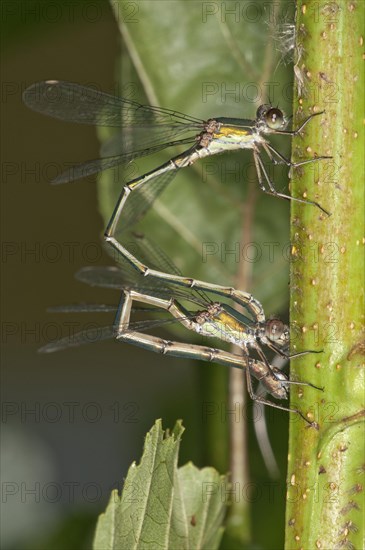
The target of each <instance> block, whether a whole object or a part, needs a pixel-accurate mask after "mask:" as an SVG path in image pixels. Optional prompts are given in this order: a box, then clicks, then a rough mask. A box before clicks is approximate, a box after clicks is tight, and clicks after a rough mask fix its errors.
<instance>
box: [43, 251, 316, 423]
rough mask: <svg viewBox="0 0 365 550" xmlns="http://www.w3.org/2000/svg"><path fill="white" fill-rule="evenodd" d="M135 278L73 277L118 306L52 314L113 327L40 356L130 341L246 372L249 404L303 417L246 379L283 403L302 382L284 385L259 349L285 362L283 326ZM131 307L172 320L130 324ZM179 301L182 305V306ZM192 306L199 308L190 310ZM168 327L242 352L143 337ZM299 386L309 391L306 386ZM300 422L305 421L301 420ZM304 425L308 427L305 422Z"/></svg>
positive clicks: (99, 273)
mask: <svg viewBox="0 0 365 550" xmlns="http://www.w3.org/2000/svg"><path fill="white" fill-rule="evenodd" d="M150 258H151V257H150ZM151 261H152V260H151ZM128 267H129V266H128ZM170 270H171V268H170ZM136 275H137V274H136V273H135V271H133V269H132V268H131V267H130V268H129V269H128V268H127V269H124V270H123V271H122V270H121V269H120V268H118V267H88V268H84V269H81V270H80V271H79V272H78V273H77V274H76V277H77V279H79V280H80V281H82V282H85V283H88V284H89V285H92V286H101V287H106V288H115V289H119V290H121V291H122V296H121V299H120V302H119V305H118V307H117V308H113V307H112V306H105V305H99V304H98V305H91V306H89V305H81V306H62V307H61V308H53V309H56V310H57V311H66V312H74V311H81V312H84V311H92V312H103V311H105V312H107V311H113V310H116V318H115V322H114V325H113V326H106V327H101V328H99V329H95V328H93V329H91V330H84V331H81V332H79V333H76V334H74V335H72V336H69V337H66V338H63V339H61V340H58V341H55V342H51V343H49V344H47V345H46V346H44V347H43V348H41V351H43V352H53V351H58V350H61V349H64V348H69V347H74V346H78V345H81V344H85V343H90V342H92V341H98V340H104V339H110V338H116V339H117V340H118V341H123V342H129V343H132V344H134V345H137V346H140V347H143V348H145V349H148V350H151V351H155V352H158V353H161V354H163V355H172V356H177V357H187V358H196V359H201V360H202V361H210V362H217V363H219V364H222V365H225V366H230V367H236V368H241V369H243V370H245V373H246V378H247V386H248V391H249V394H250V396H251V398H252V399H253V400H255V401H259V402H261V403H264V404H270V405H271V406H274V407H276V408H279V409H284V410H289V411H295V412H297V413H298V414H300V415H301V416H303V415H302V413H300V411H297V410H296V409H289V408H287V407H284V406H282V405H278V404H276V403H272V402H271V401H268V400H266V399H264V398H263V397H261V396H257V395H256V394H255V392H254V390H253V386H252V380H251V376H253V377H254V378H256V379H257V380H260V381H261V382H262V384H263V386H264V388H265V390H266V391H267V392H268V393H270V394H271V395H272V396H273V397H275V398H277V399H286V398H287V396H288V386H289V385H290V384H302V382H296V381H291V380H288V378H287V377H286V376H285V375H284V374H283V373H282V372H281V371H280V370H278V369H275V368H274V367H272V365H270V363H269V362H268V360H267V358H266V356H265V353H264V352H263V349H262V345H266V346H268V347H269V348H270V349H272V350H274V351H275V352H277V353H279V354H281V355H282V356H284V357H289V354H288V341H289V331H288V327H287V326H286V325H284V324H283V323H282V322H281V321H279V320H277V319H269V320H267V321H265V323H260V322H257V321H255V320H253V319H252V318H249V317H247V316H246V315H244V314H243V313H241V312H238V311H236V310H234V309H233V308H232V307H230V306H229V305H228V304H226V303H224V302H217V301H214V302H213V301H211V300H210V299H209V297H208V295H207V294H205V293H204V292H202V291H198V290H196V289H191V290H188V289H182V288H181V287H179V286H176V285H174V284H173V283H171V282H169V284H168V285H165V284H163V282H162V281H159V280H156V279H148V280H145V281H143V283H141V281H138V283H137V282H136ZM135 302H139V303H142V304H144V305H148V306H153V308H154V310H155V311H156V309H157V310H160V311H161V310H164V311H166V312H168V313H169V314H170V315H171V316H172V318H173V319H171V318H169V319H164V320H149V321H140V322H135V323H131V321H130V316H131V311H132V305H133V303H135ZM183 302H184V303H186V304H187V306H185V305H183ZM196 307H199V308H201V309H193V308H196ZM172 322H177V323H180V324H181V325H183V326H184V327H185V328H187V329H189V330H191V331H194V332H196V333H197V334H200V335H202V336H205V337H208V338H211V337H214V338H216V339H218V340H221V341H225V342H229V343H233V344H235V345H237V346H239V347H240V348H241V349H242V352H243V355H238V354H235V353H231V352H227V351H225V350H222V349H218V348H213V347H207V346H201V345H194V344H190V343H182V342H176V341H171V340H166V339H163V338H160V337H158V336H154V335H151V334H144V332H143V331H145V330H148V329H151V328H156V327H158V326H161V325H166V324H167V323H172ZM252 350H254V351H255V352H256V353H257V355H258V356H259V358H260V359H259V360H257V359H253V358H252V357H251V356H250V352H251V351H252ZM306 353H310V352H309V351H306V352H301V353H297V354H295V356H298V355H303V354H306ZM304 385H309V386H312V384H309V383H307V382H305V383H304ZM303 418H305V417H304V416H303ZM305 420H306V421H307V422H308V420H307V419H305Z"/></svg>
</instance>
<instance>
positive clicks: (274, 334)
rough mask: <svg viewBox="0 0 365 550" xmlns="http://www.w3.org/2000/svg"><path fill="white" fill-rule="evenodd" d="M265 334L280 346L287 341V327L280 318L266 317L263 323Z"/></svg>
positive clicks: (288, 335) (284, 344)
mask: <svg viewBox="0 0 365 550" xmlns="http://www.w3.org/2000/svg"><path fill="white" fill-rule="evenodd" d="M265 336H266V337H267V338H269V340H271V341H272V342H275V343H276V344H278V345H279V346H280V347H285V346H286V345H287V344H288V343H289V337H290V334H289V327H288V326H287V325H285V324H284V323H283V322H282V321H280V319H268V320H267V322H266V325H265Z"/></svg>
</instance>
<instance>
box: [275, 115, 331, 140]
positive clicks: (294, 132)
mask: <svg viewBox="0 0 365 550" xmlns="http://www.w3.org/2000/svg"><path fill="white" fill-rule="evenodd" d="M324 113H325V111H320V112H319V113H312V114H311V115H309V116H308V117H307V118H305V119H304V120H303V122H302V123H301V124H300V126H299V127H298V128H296V129H295V130H275V134H281V135H284V136H297V135H298V134H300V132H301V131H302V130H303V128H304V127H305V126H306V125H307V124H308V122H310V121H311V120H312V118H314V117H316V116H319V115H323V114H324Z"/></svg>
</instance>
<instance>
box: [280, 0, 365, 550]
mask: <svg viewBox="0 0 365 550" xmlns="http://www.w3.org/2000/svg"><path fill="white" fill-rule="evenodd" d="M363 25H364V2H362V1H361V2H358V1H356V0H354V1H353V2H347V1H346V2H345V1H341V2H331V3H328V4H325V3H320V2H315V1H311V0H309V1H308V2H306V3H301V2H298V9H297V21H296V33H297V34H296V40H297V44H296V52H297V56H298V57H297V62H296V65H295V71H296V72H295V75H296V93H295V104H294V112H295V113H296V116H295V121H294V124H295V126H297V125H298V123H299V121H300V120H302V118H303V116H304V115H307V114H308V113H311V112H316V111H317V112H318V111H321V110H323V109H325V111H326V112H325V114H323V115H321V116H318V117H316V118H315V119H314V120H313V121H311V122H310V123H309V125H308V126H307V127H306V129H305V132H304V134H305V135H304V138H303V140H301V139H300V138H299V137H298V138H296V139H295V140H294V144H293V146H294V147H293V153H294V160H299V158H303V157H308V155H331V156H333V160H331V161H321V162H318V163H315V164H310V165H308V166H306V167H304V168H305V169H304V170H303V171H302V173H299V171H298V170H297V171H296V172H295V174H294V175H295V178H294V179H293V182H292V189H291V193H292V195H293V196H296V197H302V196H307V197H308V198H309V199H313V200H316V201H318V202H319V203H320V204H321V205H322V206H323V207H324V208H326V209H328V210H329V211H330V212H331V213H332V215H331V216H330V217H326V216H325V215H324V214H322V213H321V212H320V211H319V209H317V208H316V207H313V206H309V205H300V204H299V203H295V202H293V203H292V212H291V240H292V262H291V324H292V327H293V328H295V329H296V330H295V331H292V336H293V338H292V341H293V342H294V344H295V347H296V349H298V350H305V349H307V350H308V349H312V350H313V349H316V350H323V353H321V354H320V355H307V356H304V357H303V358H301V359H298V360H296V361H293V362H292V371H291V373H292V377H293V378H297V379H300V380H308V381H310V382H311V383H313V384H316V385H318V386H323V387H324V391H323V392H320V391H318V390H315V389H313V388H307V387H305V386H303V387H300V386H299V389H298V388H297V389H294V390H293V391H292V405H293V406H296V407H300V409H301V410H302V411H303V413H304V414H306V415H307V416H308V418H309V419H310V420H312V419H315V420H316V421H317V422H318V425H319V428H318V430H316V429H315V428H313V427H308V426H306V425H305V423H304V422H303V421H301V420H300V419H299V418H294V417H292V418H291V420H292V421H291V426H290V440H289V463H288V493H287V515H286V548H290V549H291V548H306V549H309V548H326V549H327V548H339V547H346V548H349V547H351V548H361V547H362V544H363V540H364V515H363V510H362V503H363V500H364V493H363V487H364V466H363V465H364V462H365V460H364V443H363V440H364V418H365V416H364V415H365V412H364V371H363V366H362V362H363V355H364V344H363V341H362V337H363V332H362V330H363V314H364V237H363V235H364V222H363V216H364V131H363V119H364V112H363V111H364V106H363V104H364V72H363V67H362V63H363V50H364V47H363V41H364V40H363V36H364V32H363ZM298 99H299V103H298ZM302 112H303V114H302Z"/></svg>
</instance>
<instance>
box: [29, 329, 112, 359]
mask: <svg viewBox="0 0 365 550" xmlns="http://www.w3.org/2000/svg"><path fill="white" fill-rule="evenodd" d="M114 337H115V330H114V327H112V326H109V327H99V328H92V329H88V330H83V331H81V332H78V333H76V334H73V335H72V336H66V337H65V338H61V339H60V340H56V341H55V342H50V343H49V344H46V345H45V346H43V347H41V348H40V349H39V350H38V351H39V352H40V353H52V352H54V351H60V350H62V349H66V348H75V347H78V346H82V345H83V344H95V343H96V342H100V341H102V340H110V339H112V338H114Z"/></svg>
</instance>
